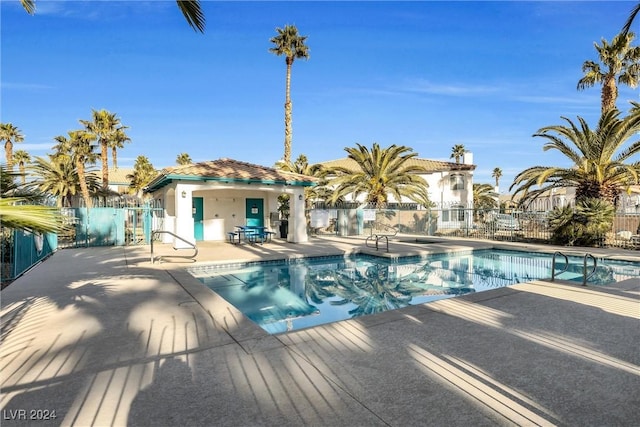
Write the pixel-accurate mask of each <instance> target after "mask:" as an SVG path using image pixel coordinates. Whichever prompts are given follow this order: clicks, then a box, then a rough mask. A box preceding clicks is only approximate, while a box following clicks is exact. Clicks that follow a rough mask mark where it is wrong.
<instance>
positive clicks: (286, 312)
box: [189, 249, 640, 334]
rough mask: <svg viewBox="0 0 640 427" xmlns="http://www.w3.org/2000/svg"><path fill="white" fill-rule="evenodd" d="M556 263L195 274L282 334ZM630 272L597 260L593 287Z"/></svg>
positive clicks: (403, 264)
mask: <svg viewBox="0 0 640 427" xmlns="http://www.w3.org/2000/svg"><path fill="white" fill-rule="evenodd" d="M551 263H552V255H550V254H536V253H526V252H518V251H505V250H495V249H491V250H478V251H468V252H462V253H451V254H438V255H431V256H429V257H428V258H420V257H402V258H398V259H395V260H390V259H387V258H382V257H376V256H370V255H354V256H349V257H347V258H345V257H341V256H340V257H314V258H303V259H299V260H283V261H270V262H254V263H247V264H241V265H228V266H200V267H194V268H191V269H189V272H190V273H191V274H192V275H194V276H195V277H197V278H198V279H199V280H200V281H202V282H203V283H204V284H205V285H206V286H208V287H209V288H211V289H212V290H214V291H215V292H217V293H218V294H219V295H220V296H221V297H223V298H224V299H226V300H227V301H228V302H229V303H231V304H232V305H234V306H235V307H236V308H237V309H238V310H240V311H241V312H242V313H244V314H245V315H246V316H247V317H248V318H250V319H251V320H253V321H254V322H256V323H257V324H258V325H260V326H261V327H262V328H263V329H265V330H266V331H267V332H269V333H272V334H277V333H280V332H286V331H291V330H298V329H303V328H307V327H311V326H316V325H320V324H324V323H330V322H334V321H338V320H344V319H349V318H353V317H358V316H364V315H368V314H374V313H380V312H383V311H387V310H395V309H398V308H402V307H406V306H407V305H415V304H422V303H427V302H431V301H435V300H439V299H443V298H450V297H453V296H456V295H464V294H468V293H471V292H482V291H485V290H489V289H495V288H499V287H503V286H508V285H512V284H516V283H521V282H526V281H529V280H535V279H548V278H550V277H551ZM588 265H589V266H590V265H592V264H591V263H589V264H588ZM564 267H565V263H564V258H562V257H559V258H557V259H556V271H557V272H558V271H561V270H563V269H564ZM582 268H583V258H578V257H569V265H568V268H567V271H566V272H565V273H562V274H560V275H558V276H557V278H558V279H564V280H575V281H577V282H579V283H582ZM632 277H636V278H640V264H638V263H632V262H624V261H611V260H606V261H603V260H598V268H597V270H596V273H595V274H594V276H593V277H592V278H591V279H590V280H589V285H598V284H609V283H613V282H616V281H619V280H623V279H627V278H632ZM639 280H640V279H639Z"/></svg>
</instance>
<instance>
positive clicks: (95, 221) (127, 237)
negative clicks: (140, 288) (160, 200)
mask: <svg viewBox="0 0 640 427" xmlns="http://www.w3.org/2000/svg"><path fill="white" fill-rule="evenodd" d="M63 213H64V214H65V216H66V218H67V224H68V225H69V227H68V228H67V230H66V231H65V232H63V233H60V234H59V236H58V246H59V247H61V248H65V247H67V248H68V247H82V246H85V247H88V246H124V245H144V244H148V243H150V241H151V240H150V239H151V232H152V231H153V230H155V229H158V228H160V226H161V224H162V215H163V210H162V208H157V207H151V206H142V207H117V208H113V207H98V208H91V209H89V210H88V211H87V208H67V209H64V212H63Z"/></svg>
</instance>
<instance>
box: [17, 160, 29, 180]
mask: <svg viewBox="0 0 640 427" xmlns="http://www.w3.org/2000/svg"><path fill="white" fill-rule="evenodd" d="M18 167H19V168H20V176H21V178H22V184H24V183H25V182H27V176H26V175H25V173H24V163H20V165H19V166H18Z"/></svg>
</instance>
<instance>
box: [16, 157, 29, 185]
mask: <svg viewBox="0 0 640 427" xmlns="http://www.w3.org/2000/svg"><path fill="white" fill-rule="evenodd" d="M13 161H14V162H15V163H17V164H18V168H19V169H20V175H21V177H22V183H23V184H24V183H25V182H26V179H27V176H26V175H25V164H27V163H29V162H30V161H31V156H29V153H27V152H26V151H24V150H18V151H16V152H15V153H14V154H13Z"/></svg>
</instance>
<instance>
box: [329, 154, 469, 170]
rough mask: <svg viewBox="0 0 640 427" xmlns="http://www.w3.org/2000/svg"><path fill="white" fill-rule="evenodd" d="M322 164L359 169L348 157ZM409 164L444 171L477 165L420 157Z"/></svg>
mask: <svg viewBox="0 0 640 427" xmlns="http://www.w3.org/2000/svg"><path fill="white" fill-rule="evenodd" d="M320 164H321V165H322V166H324V167H327V168H330V167H344V168H347V169H350V170H358V166H357V163H356V161H355V160H352V159H350V158H348V157H345V158H342V159H337V160H330V161H328V162H320ZM407 165H408V166H420V167H423V168H424V169H425V170H426V172H443V171H452V170H474V169H475V168H476V166H475V165H466V164H463V163H451V162H442V161H439V160H429V159H420V158H416V157H414V158H412V159H409V160H407Z"/></svg>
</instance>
